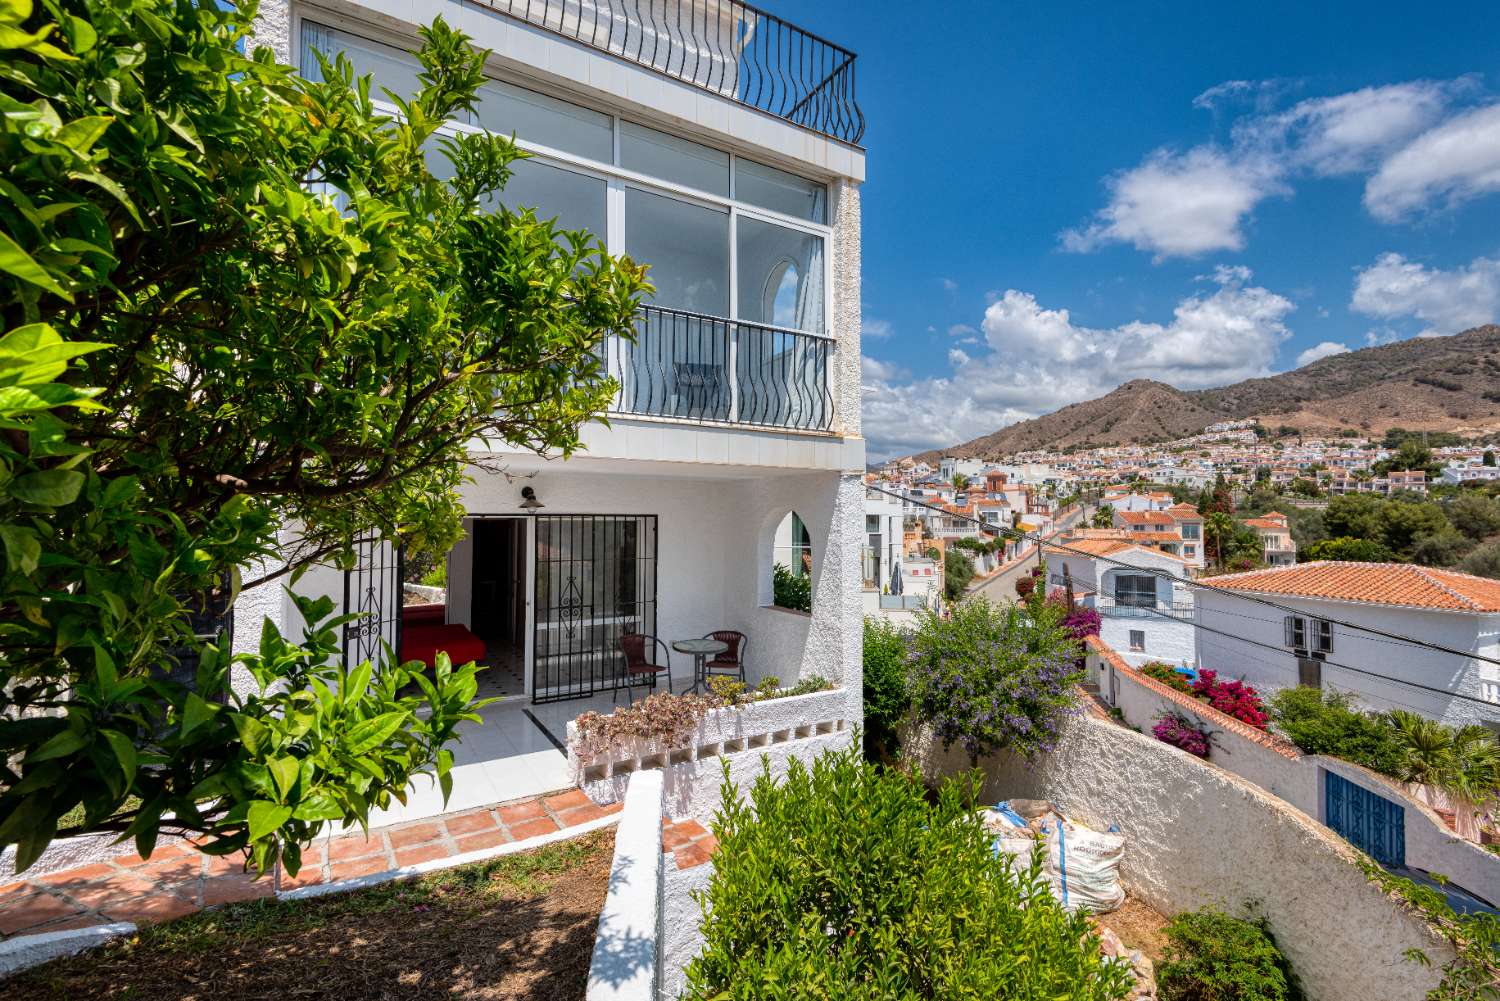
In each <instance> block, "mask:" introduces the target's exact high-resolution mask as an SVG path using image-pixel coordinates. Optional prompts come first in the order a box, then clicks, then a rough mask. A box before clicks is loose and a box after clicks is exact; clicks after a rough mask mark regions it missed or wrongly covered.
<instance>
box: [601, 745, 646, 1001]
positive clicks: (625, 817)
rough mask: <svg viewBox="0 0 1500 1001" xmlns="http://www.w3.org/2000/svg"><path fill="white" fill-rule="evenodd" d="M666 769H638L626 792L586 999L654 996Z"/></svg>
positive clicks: (642, 1000) (632, 1000) (629, 1000)
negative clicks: (662, 774)
mask: <svg viewBox="0 0 1500 1001" xmlns="http://www.w3.org/2000/svg"><path fill="white" fill-rule="evenodd" d="M661 797H662V776H661V772H658V771H650V772H637V773H636V774H635V775H634V776H633V777H632V778H631V780H630V789H629V791H628V792H626V794H625V807H624V809H623V810H621V811H620V826H619V827H618V828H617V829H616V830H615V855H614V861H613V863H612V864H611V865H610V870H609V890H608V892H607V894H606V895H605V898H604V907H603V908H602V909H601V910H600V912H599V929H598V933H597V935H596V936H595V937H594V954H593V958H592V960H591V961H590V963H589V981H588V989H587V992H586V993H585V995H584V997H585V998H586V1001H653V999H654V998H655V997H656V991H657V983H658V980H659V979H660V967H659V965H658V962H659V957H660V954H661V943H660V933H661V876H662V855H661Z"/></svg>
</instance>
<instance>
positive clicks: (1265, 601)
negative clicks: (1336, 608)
mask: <svg viewBox="0 0 1500 1001" xmlns="http://www.w3.org/2000/svg"><path fill="white" fill-rule="evenodd" d="M866 486H867V487H868V488H869V489H871V490H875V491H876V492H878V493H882V494H885V495H886V496H888V497H894V498H896V499H898V500H901V501H907V502H910V503H912V504H916V505H918V506H920V507H925V508H928V509H930V510H933V511H936V512H938V513H939V514H944V515H947V516H949V517H956V518H961V519H963V520H964V521H968V522H971V523H973V524H975V525H978V526H979V527H980V528H981V529H985V530H987V531H990V532H993V533H995V534H996V535H1001V534H1007V535H1010V536H1013V537H1016V538H1018V539H1020V540H1021V541H1025V540H1028V539H1030V540H1032V541H1035V542H1036V544H1037V545H1038V546H1041V545H1043V544H1047V545H1050V546H1052V548H1054V549H1056V550H1059V551H1061V552H1064V553H1070V554H1072V555H1074V556H1083V557H1086V558H1088V559H1091V560H1096V561H1098V562H1101V563H1108V564H1110V565H1112V566H1115V567H1121V568H1124V569H1127V570H1135V571H1137V572H1138V573H1149V574H1153V575H1155V576H1158V577H1162V578H1165V579H1166V580H1170V581H1172V582H1173V583H1174V584H1181V585H1183V586H1184V587H1191V588H1202V589H1207V590H1209V591H1211V592H1213V593H1214V594H1227V595H1230V596H1232V597H1235V598H1239V599H1240V600H1242V601H1249V602H1254V603H1256V604H1260V605H1266V606H1268V607H1270V608H1275V609H1277V610H1278V611H1280V612H1282V613H1284V614H1289V615H1306V614H1307V612H1306V610H1305V609H1301V608H1296V607H1294V606H1291V605H1283V604H1281V603H1279V602H1276V601H1272V600H1271V599H1269V598H1265V597H1261V596H1260V595H1254V594H1244V593H1241V592H1239V591H1232V590H1229V589H1228V588H1224V587H1216V586H1214V585H1212V584H1205V583H1203V582H1202V581H1196V580H1193V579H1192V578H1190V577H1180V576H1178V575H1177V574H1174V573H1172V572H1170V571H1168V570H1161V569H1158V568H1155V567H1138V566H1135V565H1133V564H1130V563H1126V562H1124V561H1122V560H1116V559H1111V558H1110V557H1108V556H1101V555H1099V554H1097V553H1090V552H1088V551H1087V550H1083V549H1075V548H1072V547H1070V546H1067V545H1064V544H1063V543H1060V542H1050V543H1048V542H1047V541H1046V540H1045V539H1043V538H1042V537H1041V535H1040V534H1038V535H1035V536H1029V535H1027V534H1026V533H1025V532H1021V531H1019V530H1018V529H1014V528H1004V529H1002V528H1000V527H999V526H996V525H991V524H989V523H988V522H986V521H981V520H980V519H978V518H974V517H971V516H969V515H966V514H959V513H957V512H953V511H948V510H946V509H944V508H941V507H938V506H937V505H935V504H928V503H926V502H924V501H919V500H915V499H913V498H910V497H906V496H904V495H902V494H898V493H894V492H892V491H890V490H886V489H885V488H883V487H877V486H874V485H871V484H866ZM1318 618H1320V619H1322V620H1323V621H1325V622H1330V623H1333V624H1334V625H1339V626H1343V627H1344V628H1345V629H1352V630H1355V631H1356V632H1362V633H1370V634H1372V635H1375V636H1383V637H1385V638H1386V639H1389V640H1395V641H1396V642H1399V643H1406V644H1409V645H1411V646H1416V647H1424V648H1426V649H1428V650H1436V651H1437V652H1439V653H1446V654H1448V655H1450V656H1453V657H1462V658H1463V659H1465V660H1476V661H1481V662H1483V663H1486V664H1494V665H1496V666H1497V667H1500V659H1496V658H1493V657H1486V656H1484V655H1483V654H1478V653H1473V652H1471V651H1468V650H1458V649H1455V648H1453V647H1447V646H1443V645H1442V644H1440V643H1433V642H1431V641H1429V640H1424V639H1418V638H1417V637H1415V636H1404V635H1402V634H1401V633H1393V632H1390V631H1388V630H1385V629H1378V628H1376V627H1374V626H1364V625H1360V624H1359V623H1356V622H1349V621H1347V620H1344V619H1335V618H1329V617H1328V616H1318ZM1351 670H1352V669H1351ZM1376 677H1385V676H1384V675H1376ZM1391 680H1395V679H1391Z"/></svg>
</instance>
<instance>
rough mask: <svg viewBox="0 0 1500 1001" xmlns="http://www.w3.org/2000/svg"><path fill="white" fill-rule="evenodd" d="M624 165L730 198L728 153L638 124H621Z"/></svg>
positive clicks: (622, 162)
mask: <svg viewBox="0 0 1500 1001" xmlns="http://www.w3.org/2000/svg"><path fill="white" fill-rule="evenodd" d="M620 166H622V167H624V168H625V169H626V170H633V171H635V172H637V173H640V174H649V175H650V176H652V177H660V178H661V179H662V180H664V181H673V182H675V183H677V184H681V185H684V186H686V187H689V188H695V189H697V190H698V191H707V192H708V193H709V194H714V195H719V196H721V197H725V198H727V197H729V154H728V153H724V152H721V151H719V150H716V149H710V148H709V147H707V146H703V145H700V144H698V143H695V142H691V141H689V140H687V139H679V138H678V137H677V136H672V135H668V134H667V133H665V132H658V131H656V130H655V129H648V128H646V126H644V125H637V124H635V123H634V122H621V123H620Z"/></svg>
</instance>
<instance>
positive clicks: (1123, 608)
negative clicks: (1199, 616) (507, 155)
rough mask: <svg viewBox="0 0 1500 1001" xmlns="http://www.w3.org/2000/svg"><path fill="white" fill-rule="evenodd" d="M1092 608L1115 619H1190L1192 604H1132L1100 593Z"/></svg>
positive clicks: (1168, 602) (1175, 602) (1166, 602)
mask: <svg viewBox="0 0 1500 1001" xmlns="http://www.w3.org/2000/svg"><path fill="white" fill-rule="evenodd" d="M1094 608H1095V609H1097V610H1098V612H1099V614H1100V615H1104V616H1108V617H1110V618H1117V619H1163V618H1165V619H1191V618H1192V617H1193V608H1194V605H1193V603H1192V602H1191V601H1158V602H1156V603H1154V604H1152V603H1149V602H1148V603H1144V604H1132V603H1130V602H1128V601H1126V602H1121V601H1119V600H1117V599H1115V598H1111V597H1108V596H1104V595H1101V596H1100V597H1099V598H1097V599H1095V602H1094Z"/></svg>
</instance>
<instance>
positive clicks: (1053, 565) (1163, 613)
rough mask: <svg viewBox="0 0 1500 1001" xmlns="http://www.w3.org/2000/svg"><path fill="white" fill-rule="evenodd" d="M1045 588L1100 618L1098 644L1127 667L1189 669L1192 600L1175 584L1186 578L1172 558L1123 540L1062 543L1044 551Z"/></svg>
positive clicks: (1066, 541) (1191, 646)
mask: <svg viewBox="0 0 1500 1001" xmlns="http://www.w3.org/2000/svg"><path fill="white" fill-rule="evenodd" d="M1044 553H1045V555H1046V559H1047V583H1048V587H1049V588H1067V587H1069V586H1071V587H1072V589H1073V596H1074V600H1075V601H1077V602H1078V603H1079V604H1082V605H1086V606H1088V607H1090V608H1093V609H1095V610H1097V611H1098V612H1099V618H1100V632H1099V638H1100V639H1102V640H1103V641H1104V642H1105V643H1107V644H1108V645H1109V646H1110V647H1111V648H1112V649H1114V650H1115V651H1117V652H1118V653H1119V654H1120V655H1121V656H1122V657H1124V658H1125V659H1126V660H1127V661H1128V662H1130V663H1131V664H1134V665H1136V666H1139V665H1141V664H1144V663H1146V662H1148V661H1153V660H1159V661H1165V662H1167V663H1170V664H1173V665H1177V664H1188V665H1191V664H1192V663H1193V661H1194V657H1195V649H1194V645H1193V599H1192V595H1191V593H1190V592H1188V591H1187V590H1186V589H1185V588H1183V587H1181V586H1179V585H1176V584H1175V583H1174V582H1173V578H1174V577H1185V576H1186V575H1187V574H1186V568H1185V566H1184V564H1183V561H1182V560H1181V559H1180V558H1179V557H1176V556H1172V555H1170V554H1168V553H1164V552H1161V551H1160V550H1158V549H1153V548H1151V547H1149V546H1143V545H1139V544H1137V543H1133V542H1130V541H1129V540H1126V539H1107V538H1105V539H1100V538H1085V539H1077V540H1065V541H1063V542H1062V543H1060V544H1059V545H1057V546H1048V547H1046V549H1045V550H1044Z"/></svg>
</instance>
